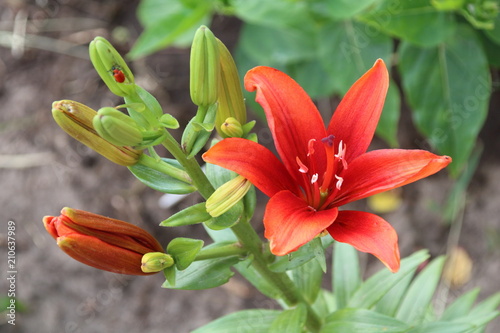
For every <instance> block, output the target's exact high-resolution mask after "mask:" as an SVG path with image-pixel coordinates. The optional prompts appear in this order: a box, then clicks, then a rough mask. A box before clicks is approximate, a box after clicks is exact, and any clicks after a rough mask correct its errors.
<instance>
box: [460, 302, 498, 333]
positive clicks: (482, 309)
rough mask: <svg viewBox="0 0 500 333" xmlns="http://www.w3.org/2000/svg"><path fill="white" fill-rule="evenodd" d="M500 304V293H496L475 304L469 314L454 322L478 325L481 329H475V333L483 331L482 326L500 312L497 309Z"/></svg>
mask: <svg viewBox="0 0 500 333" xmlns="http://www.w3.org/2000/svg"><path fill="white" fill-rule="evenodd" d="M499 305H500V293H496V294H494V295H492V296H490V297H488V298H487V299H486V300H484V301H482V302H481V303H479V304H478V305H477V306H475V307H474V308H473V309H472V310H471V311H470V312H469V314H468V315H466V316H462V317H460V318H457V319H455V320H453V322H457V323H464V324H466V323H468V324H472V325H476V326H478V327H479V328H480V329H479V330H477V331H476V330H475V331H474V333H476V332H483V330H482V329H481V328H482V327H483V326H485V325H486V324H487V323H489V322H490V321H492V320H493V319H495V318H496V317H498V315H499V314H500V312H499V311H498V310H497V309H498V306H499Z"/></svg>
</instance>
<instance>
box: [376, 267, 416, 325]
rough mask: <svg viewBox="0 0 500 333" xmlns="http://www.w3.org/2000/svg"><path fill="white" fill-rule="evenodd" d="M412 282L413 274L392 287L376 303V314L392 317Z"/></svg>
mask: <svg viewBox="0 0 500 333" xmlns="http://www.w3.org/2000/svg"><path fill="white" fill-rule="evenodd" d="M412 280H413V274H408V275H406V276H405V277H404V278H402V279H401V280H400V281H399V282H398V283H396V285H395V286H394V287H392V288H391V289H390V290H389V291H388V292H387V293H386V294H385V295H384V297H382V298H381V299H380V301H378V302H377V304H376V305H375V309H376V311H377V312H378V313H381V314H385V315H388V316H391V317H394V315H395V314H396V311H397V310H398V309H399V304H401V302H402V301H403V296H404V294H405V293H406V290H407V289H408V286H409V285H410V282H411V281H412Z"/></svg>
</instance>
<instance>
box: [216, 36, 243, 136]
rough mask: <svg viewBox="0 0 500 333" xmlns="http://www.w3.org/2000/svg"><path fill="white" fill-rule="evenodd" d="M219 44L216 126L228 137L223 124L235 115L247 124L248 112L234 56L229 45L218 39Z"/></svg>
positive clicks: (222, 134)
mask: <svg viewBox="0 0 500 333" xmlns="http://www.w3.org/2000/svg"><path fill="white" fill-rule="evenodd" d="M217 46H218V48H219V59H220V80H219V97H218V99H217V103H218V109H217V118H216V120H215V125H216V126H215V128H216V129H217V131H218V133H219V135H221V136H222V137H224V138H226V137H227V136H226V134H225V133H224V132H223V131H221V126H222V124H223V123H224V122H225V121H226V119H227V118H229V117H233V118H235V119H236V120H238V121H239V122H240V124H245V123H246V121H247V114H246V108H245V100H244V98H243V89H242V87H241V82H240V77H239V75H238V69H237V68H236V64H235V63H234V60H233V57H232V56H231V53H230V52H229V50H228V49H227V47H226V46H225V45H224V44H223V43H222V42H221V41H220V40H218V39H217Z"/></svg>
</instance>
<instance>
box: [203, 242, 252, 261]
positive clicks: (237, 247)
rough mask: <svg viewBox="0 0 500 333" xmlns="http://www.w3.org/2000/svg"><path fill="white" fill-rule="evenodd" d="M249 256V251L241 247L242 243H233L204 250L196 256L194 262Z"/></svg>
mask: <svg viewBox="0 0 500 333" xmlns="http://www.w3.org/2000/svg"><path fill="white" fill-rule="evenodd" d="M247 254H248V250H247V249H246V248H244V247H243V246H241V244H240V243H233V244H228V245H224V246H220V247H215V248H208V249H202V250H201V251H200V253H198V254H197V255H196V258H195V259H194V260H195V261H198V260H207V259H215V258H224V257H230V256H246V255H247Z"/></svg>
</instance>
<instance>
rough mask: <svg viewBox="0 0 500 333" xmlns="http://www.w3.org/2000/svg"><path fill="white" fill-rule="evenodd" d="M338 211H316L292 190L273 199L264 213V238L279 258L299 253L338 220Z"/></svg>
mask: <svg viewBox="0 0 500 333" xmlns="http://www.w3.org/2000/svg"><path fill="white" fill-rule="evenodd" d="M337 213H338V210H337V208H332V209H327V210H320V211H316V210H314V209H312V208H311V207H309V206H308V205H307V203H306V202H305V201H304V200H302V199H301V198H299V197H297V196H295V195H294V194H293V193H292V192H290V191H281V192H279V193H277V194H276V195H275V196H273V197H272V198H271V199H270V200H269V202H268V204H267V206H266V212H265V214H264V227H265V233H264V236H265V237H266V238H267V239H269V241H270V248H271V252H272V253H273V254H275V255H278V256H283V255H285V254H287V253H290V252H292V251H295V250H297V249H298V248H299V247H300V246H302V245H304V244H305V243H307V242H309V241H310V240H312V239H313V238H314V237H316V236H317V235H318V234H320V233H321V232H322V231H324V230H325V229H326V228H327V227H328V226H329V225H330V224H332V223H333V221H335V218H336V217H337Z"/></svg>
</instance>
